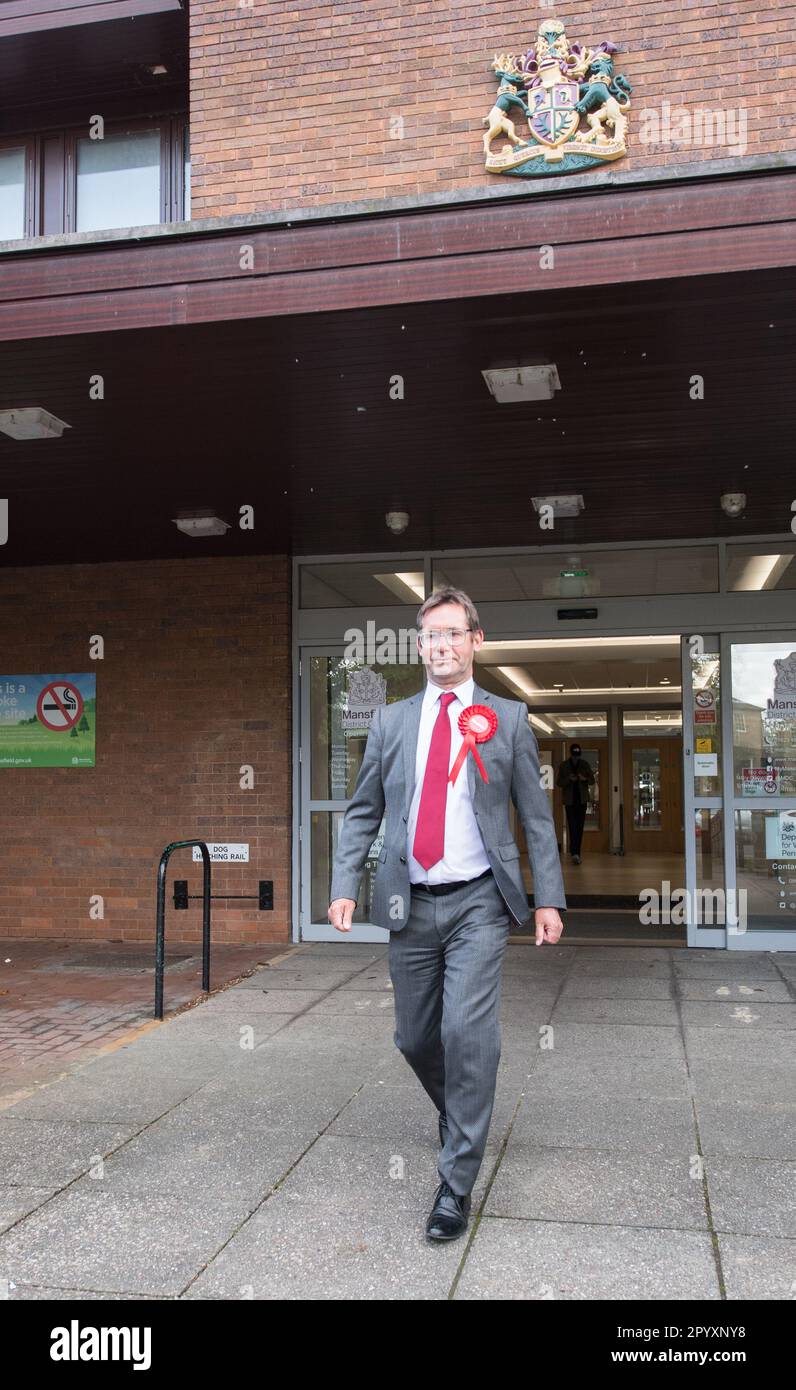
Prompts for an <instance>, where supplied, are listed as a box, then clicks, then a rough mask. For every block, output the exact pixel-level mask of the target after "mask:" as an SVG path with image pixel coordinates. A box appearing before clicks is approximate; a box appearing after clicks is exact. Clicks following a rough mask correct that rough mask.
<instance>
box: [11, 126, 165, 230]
mask: <svg viewBox="0 0 796 1390" xmlns="http://www.w3.org/2000/svg"><path fill="white" fill-rule="evenodd" d="M158 129H159V130H160V221H159V223H156V224H153V225H164V224H167V223H170V222H182V221H183V220H185V217H186V209H185V166H184V149H185V132H186V130H190V122H189V118H188V115H187V114H186V113H185V112H173V111H170V112H164V113H163V114H162V115H160V116H134V117H131V118H130V119H129V120H123V119H119V118H114V119H113V120H110V121H106V122H105V130H104V135H105V136H106V137H110V136H113V135H123V134H125V133H127V132H130V133H132V132H135V131H146V130H158ZM87 136H88V129H87V127H86V125H85V124H84V123H81V124H80V125H69V126H62V127H53V128H52V129H50V130H44V131H39V132H36V134H33V135H20V136H13V135H3V136H2V137H0V149H21V148H24V150H25V230H24V232H23V238H25V239H27V238H30V237H37V236H44V235H59V234H63V233H67V232H74V231H76V221H77V145H78V141H79V140H82V139H85V138H87ZM59 141H60V149H59V148H58V142H59ZM188 215H190V212H189V213H188ZM46 217H48V219H49V221H48V224H47V225H45V218H46Z"/></svg>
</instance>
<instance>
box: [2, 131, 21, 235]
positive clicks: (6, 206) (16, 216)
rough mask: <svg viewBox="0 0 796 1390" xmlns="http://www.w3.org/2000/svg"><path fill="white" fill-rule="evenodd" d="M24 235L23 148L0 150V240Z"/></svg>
mask: <svg viewBox="0 0 796 1390" xmlns="http://www.w3.org/2000/svg"><path fill="white" fill-rule="evenodd" d="M24 235H25V150H24V148H21V149H14V150H0V241H16V240H18V239H19V238H20V237H24Z"/></svg>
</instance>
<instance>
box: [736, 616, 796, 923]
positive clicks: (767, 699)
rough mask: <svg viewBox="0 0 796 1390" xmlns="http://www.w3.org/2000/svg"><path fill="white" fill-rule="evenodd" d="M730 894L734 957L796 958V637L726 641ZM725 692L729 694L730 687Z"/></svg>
mask: <svg viewBox="0 0 796 1390" xmlns="http://www.w3.org/2000/svg"><path fill="white" fill-rule="evenodd" d="M722 667H723V671H724V672H725V673H726V678H727V679H728V681H729V689H730V699H729V700H727V699H725V708H724V711H723V720H722V724H723V743H724V781H725V787H726V796H725V804H726V806H727V812H728V814H727V816H726V821H725V827H724V849H725V857H726V864H727V891H728V896H729V897H730V900H731V901H732V895H733V894H737V898H736V900H735V901H736V904H737V909H738V911H737V916H738V923H737V926H736V925H733V926H731V927H729V928H728V931H727V946H728V947H729V948H730V949H735V950H756V951H766V950H779V951H794V950H796V632H791V633H781V634H773V635H767V636H766V637H765V638H764V639H762V640H761V639H760V637H759V634H754V633H750V634H749V635H732V636H727V637H725V638H724V640H723V644H722ZM725 689H726V687H725Z"/></svg>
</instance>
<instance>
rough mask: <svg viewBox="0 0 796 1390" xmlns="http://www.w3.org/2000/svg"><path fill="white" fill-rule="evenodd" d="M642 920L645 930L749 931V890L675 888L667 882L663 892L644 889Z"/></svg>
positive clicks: (641, 893)
mask: <svg viewBox="0 0 796 1390" xmlns="http://www.w3.org/2000/svg"><path fill="white" fill-rule="evenodd" d="M638 898H639V902H640V903H641V907H640V908H639V913H638V920H639V922H640V923H641V925H642V926H643V927H668V926H672V927H682V926H687V925H688V924H693V925H695V926H698V927H702V926H718V927H727V928H728V930H729V931H731V932H732V933H733V934H740V933H741V932H745V931H746V923H747V902H746V899H747V890H746V889H745V888H731V889H730V890H729V892H727V891H725V889H723V888H695V889H694V890H693V892H692V891H691V890H690V889H688V888H675V889H672V885H671V883H670V882H669V880H668V879H664V881H663V882H662V883H661V885H660V888H642V890H641V892H640V893H639V895H638Z"/></svg>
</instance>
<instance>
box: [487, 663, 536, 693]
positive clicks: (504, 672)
mask: <svg viewBox="0 0 796 1390" xmlns="http://www.w3.org/2000/svg"><path fill="white" fill-rule="evenodd" d="M495 670H496V672H497V674H498V675H499V676H502V677H503V679H504V681H505V682H506V684H507V685H512V686H514V688H515V690H521V691H522V692H523V694H524V695H538V694H539V693H540V692H539V687H538V685H537V684H536V681H535V680H534V679H533V677H532V676H529V675H528V674H527V672H526V671H523V669H522V667H521V666H496V667H495Z"/></svg>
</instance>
